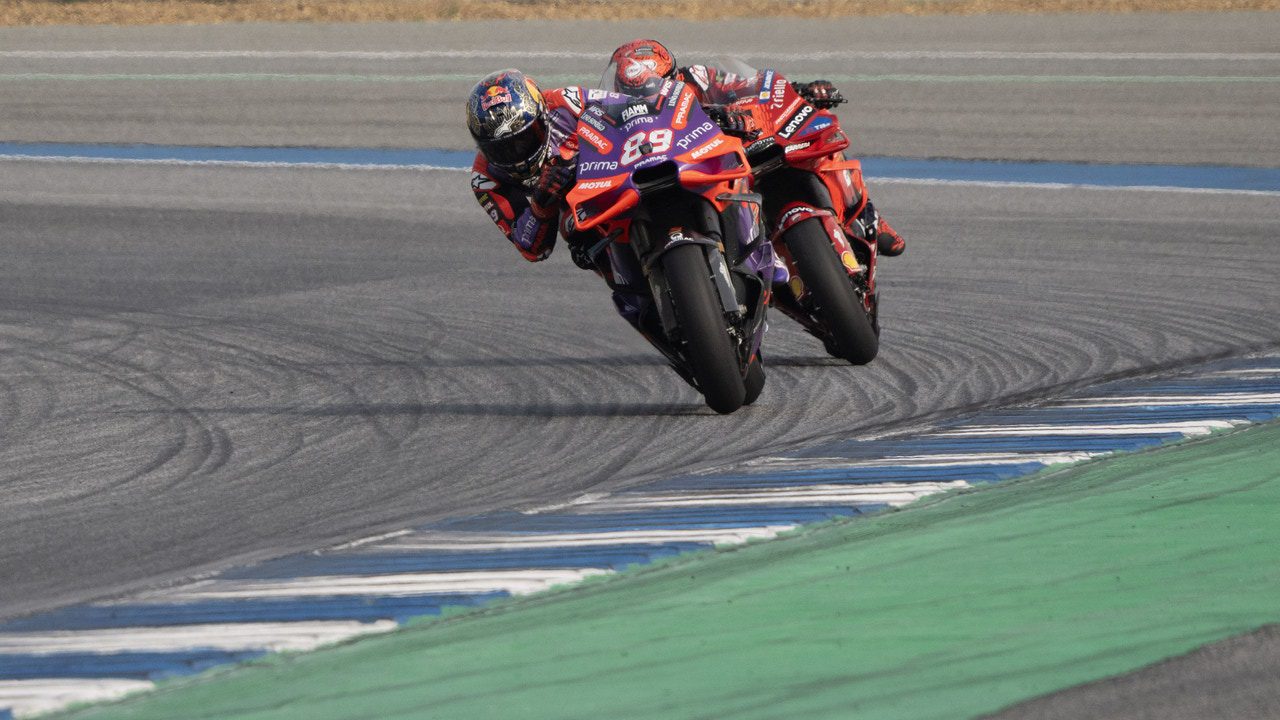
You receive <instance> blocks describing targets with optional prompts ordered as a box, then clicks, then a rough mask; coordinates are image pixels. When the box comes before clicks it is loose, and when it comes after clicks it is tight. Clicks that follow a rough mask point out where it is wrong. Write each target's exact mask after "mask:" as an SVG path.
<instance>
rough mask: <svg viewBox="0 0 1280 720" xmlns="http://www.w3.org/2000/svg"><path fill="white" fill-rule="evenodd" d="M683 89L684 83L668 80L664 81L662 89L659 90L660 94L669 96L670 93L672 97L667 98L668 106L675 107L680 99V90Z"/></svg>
mask: <svg viewBox="0 0 1280 720" xmlns="http://www.w3.org/2000/svg"><path fill="white" fill-rule="evenodd" d="M682 90H684V83H682V82H679V83H678V82H675V81H674V80H668V81H666V82H664V83H662V89H661V90H659V91H658V95H660V96H662V97H667V95H668V94H669V95H670V96H671V97H670V99H669V100H667V107H675V106H676V103H677V102H678V101H679V100H680V92H681V91H682Z"/></svg>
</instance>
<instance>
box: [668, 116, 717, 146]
mask: <svg viewBox="0 0 1280 720" xmlns="http://www.w3.org/2000/svg"><path fill="white" fill-rule="evenodd" d="M715 129H716V126H715V125H714V124H712V123H711V121H710V120H708V121H707V122H704V123H702V124H701V125H699V126H698V127H696V128H694V129H692V130H690V131H689V134H687V135H685V136H684V137H682V138H680V139H679V140H677V141H676V146H677V147H679V148H680V149H681V150H685V149H687V148H688V147H689V146H690V145H692V144H694V143H695V142H697V140H698V138H700V137H702V136H703V135H706V134H707V133H709V132H714V131H715Z"/></svg>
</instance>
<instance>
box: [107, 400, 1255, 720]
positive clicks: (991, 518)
mask: <svg viewBox="0 0 1280 720" xmlns="http://www.w3.org/2000/svg"><path fill="white" fill-rule="evenodd" d="M1277 507H1280V426H1277V425H1271V426H1267V427H1262V428H1256V429H1252V430H1247V431H1243V432H1238V433H1235V434H1231V435H1228V436H1226V437H1221V438H1216V439H1211V440H1207V441H1203V442H1196V443H1190V444H1184V445H1180V446H1176V447H1172V448H1166V449H1163V450H1158V451H1153V452H1148V453H1143V454H1139V455H1132V456H1126V457H1121V458H1117V459H1114V460H1109V461H1106V462H1102V463H1096V464H1091V465H1086V466H1083V467H1079V468H1075V469H1072V470H1068V471H1065V472H1060V473H1057V474H1041V475H1039V476H1037V477H1034V478H1031V479H1029V480H1026V481H1017V482H1009V483H1007V484H1003V485H997V486H994V487H990V488H986V489H982V490H980V491H977V492H970V493H966V494H960V495H952V496H949V497H946V498H944V499H942V500H939V501H934V502H931V503H926V506H924V507H913V508H911V509H910V510H909V511H906V512H895V513H889V514H886V515H882V516H879V517H875V518H871V519H863V520H856V521H853V522H846V523H843V524H838V525H834V526H831V525H829V526H826V527H823V528H818V529H814V530H811V531H809V532H806V533H802V534H799V535H797V536H793V537H790V538H787V539H784V540H780V541H774V542H770V543H765V544H760V545H752V546H748V547H745V548H740V549H737V550H734V551H728V552H717V553H703V554H700V555H697V556H686V557H685V558H683V559H677V560H674V561H671V562H668V563H666V564H663V565H659V566H654V567H650V568H647V569H642V570H640V571H638V572H634V573H630V574H626V575H624V576H621V577H616V578H613V579H610V580H605V581H601V582H594V583H588V584H586V585H584V586H580V587H578V588H573V589H569V590H565V591H562V592H559V593H552V594H551V595H550V596H542V597H538V598H530V599H525V600H518V601H512V602H509V603H506V604H504V605H501V606H498V607H496V608H494V609H490V610H487V611H482V612H476V613H471V614H468V615H464V616H459V617H455V618H452V619H446V620H443V621H438V622H433V623H426V624H423V625H419V626H417V627H414V628H411V629H409V630H407V631H403V632H399V633H396V634H394V635H390V636H384V637H378V638H373V639H368V640H364V641H361V642H358V643H355V644H352V645H348V646H343V647H338V648H331V649H329V650H325V651H321V652H317V653H313V654H310V655H302V656H294V657H291V658H290V657H275V658H272V659H269V660H266V661H263V662H261V663H257V664H254V665H251V666H248V667H242V668H238V669H236V670H233V671H229V672H226V673H220V674H218V675H217V676H215V677H214V678H212V679H202V680H188V681H183V682H180V683H176V684H175V685H174V686H171V687H169V688H167V689H165V690H162V691H160V692H158V693H155V694H153V695H150V696H145V697H142V698H139V699H137V700H134V701H128V702H125V703H123V704H120V705H116V706H112V707H108V708H104V709H97V710H95V711H92V712H86V713H84V716H86V717H95V718H176V717H182V718H238V719H242V720H247V719H248V718H288V719H291V720H292V719H295V718H296V719H299V720H301V719H303V718H306V719H307V720H317V719H320V718H486V717H493V718H511V717H519V718H525V719H527V718H556V719H557V720H562V719H565V718H661V719H663V720H667V719H669V718H685V717H688V718H729V717H732V718H783V717H805V718H814V717H832V718H911V719H912V720H919V719H922V718H948V719H950V718H960V717H967V716H973V715H976V714H981V713H985V712H990V711H994V710H996V709H998V708H1001V707H1004V706H1006V705H1009V704H1011V703H1014V702H1017V701H1020V700H1023V699H1027V698H1030V697H1034V696H1038V695H1041V694H1044V693H1047V692H1050V691H1053V690H1058V689H1061V688H1064V687H1068V686H1071V685H1075V684H1078V683H1081V682H1084V681H1088V680H1092V679H1095V678H1099V677H1103V676H1108V675H1114V674H1118V673H1122V672H1125V671H1128V670H1131V669H1134V668H1137V667H1140V666H1143V665H1146V664H1149V663H1151V662H1154V661H1156V660H1159V659H1161V658H1165V657H1168V656H1172V655H1176V654H1180V653H1183V652H1186V651H1188V650H1191V649H1192V648H1195V647H1197V646H1200V645H1203V644H1205V643H1208V642H1211V641H1214V640H1218V639H1220V638H1224V637H1227V636H1231V635H1235V634H1239V633H1243V632H1246V631H1249V630H1251V629H1253V628H1256V627H1258V626H1260V625H1262V624H1265V623H1268V622H1274V621H1276V620H1280V562H1277V559H1278V557H1280V522H1277V519H1276V510H1275V508H1277Z"/></svg>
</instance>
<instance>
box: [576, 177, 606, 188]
mask: <svg viewBox="0 0 1280 720" xmlns="http://www.w3.org/2000/svg"><path fill="white" fill-rule="evenodd" d="M613 183H614V181H613V179H611V178H606V179H604V180H592V181H591V182H584V183H578V189H579V190H604V189H606V188H611V187H613Z"/></svg>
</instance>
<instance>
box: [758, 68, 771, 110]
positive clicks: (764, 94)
mask: <svg viewBox="0 0 1280 720" xmlns="http://www.w3.org/2000/svg"><path fill="white" fill-rule="evenodd" d="M773 74H774V73H773V71H772V70H765V71H764V80H763V81H762V82H761V83H760V87H762V88H764V89H763V90H761V91H760V102H769V96H770V95H772V94H773Z"/></svg>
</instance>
